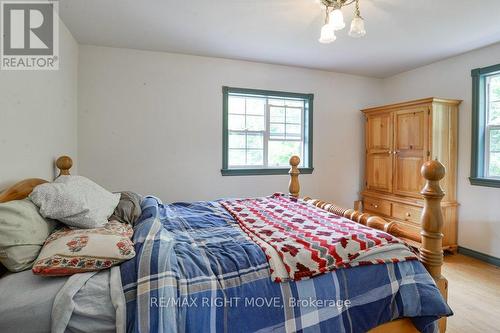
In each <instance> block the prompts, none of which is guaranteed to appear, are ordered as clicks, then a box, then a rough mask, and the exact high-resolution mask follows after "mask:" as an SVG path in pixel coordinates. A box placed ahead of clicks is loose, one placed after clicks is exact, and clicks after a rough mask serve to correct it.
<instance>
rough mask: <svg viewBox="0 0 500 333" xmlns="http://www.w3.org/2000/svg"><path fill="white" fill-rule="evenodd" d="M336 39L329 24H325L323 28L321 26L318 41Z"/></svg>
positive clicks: (323, 41)
mask: <svg viewBox="0 0 500 333" xmlns="http://www.w3.org/2000/svg"><path fill="white" fill-rule="evenodd" d="M335 39H337V37H336V36H335V30H334V29H333V27H332V25H331V24H325V25H324V26H323V28H321V36H320V37H319V42H320V43H323V44H328V43H332V42H334V41H335Z"/></svg>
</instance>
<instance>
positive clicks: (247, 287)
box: [0, 156, 451, 332]
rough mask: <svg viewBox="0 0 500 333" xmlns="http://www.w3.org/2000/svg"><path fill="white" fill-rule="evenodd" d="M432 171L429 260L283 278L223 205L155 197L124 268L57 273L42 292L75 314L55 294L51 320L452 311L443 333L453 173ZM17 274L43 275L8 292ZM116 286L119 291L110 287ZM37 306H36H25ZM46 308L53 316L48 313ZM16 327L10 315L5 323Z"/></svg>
mask: <svg viewBox="0 0 500 333" xmlns="http://www.w3.org/2000/svg"><path fill="white" fill-rule="evenodd" d="M299 163H300V160H299V159H298V157H292V158H291V159H290V164H291V169H290V184H289V198H290V200H292V199H293V198H299V190H300V186H299V181H298V177H299V170H298V168H297V166H298V165H299ZM71 164H72V162H71V159H70V158H69V157H67V156H65V157H61V158H59V159H58V160H57V162H56V165H57V167H58V168H59V170H60V172H61V174H69V169H70V168H71ZM422 174H423V176H424V177H425V179H426V181H427V182H426V186H425V188H424V189H423V191H422V194H423V196H424V198H425V209H424V213H423V215H422V231H421V235H422V247H421V248H420V249H419V256H418V260H411V261H404V262H391V263H383V264H378V265H363V266H359V267H351V268H348V269H337V270H334V271H332V272H328V273H325V274H321V275H318V276H315V277H313V278H310V279H305V280H301V281H285V282H282V283H276V282H273V281H272V280H271V278H270V276H271V273H270V266H269V264H268V260H267V257H266V254H264V252H263V251H262V247H261V246H259V245H258V244H257V243H256V242H255V241H253V240H252V239H251V237H249V234H247V233H245V232H243V231H242V230H241V228H240V227H241V225H239V223H238V222H236V221H235V217H234V216H232V215H231V213H230V211H228V210H224V209H223V208H222V202H221V201H213V202H195V203H174V204H168V205H165V204H163V203H162V202H161V201H160V200H159V199H157V198H154V197H145V199H144V200H143V203H142V208H143V213H142V215H141V217H140V219H139V221H138V223H137V224H136V226H135V227H134V231H135V233H134V239H133V240H134V242H135V247H136V253H137V255H136V258H134V259H132V260H129V261H127V262H125V263H123V264H122V265H121V266H120V268H119V273H120V274H118V273H117V269H114V270H113V269H112V270H111V271H113V273H112V272H109V273H106V272H107V271H103V272H101V273H98V274H89V275H91V276H84V277H79V276H78V275H85V274H87V273H85V274H77V275H76V276H73V277H71V278H69V279H66V280H64V278H63V279H61V281H55V280H51V281H50V280H49V281H50V283H51V284H52V286H44V285H38V286H37V288H36V289H37V290H40V289H47V290H49V289H50V288H52V291H51V293H52V294H51V295H52V297H53V298H54V299H55V300H57V301H60V300H65V299H66V300H67V301H68V302H69V304H73V305H74V306H73V308H74V309H76V310H75V311H72V312H68V311H66V312H64V311H63V312H64V313H60V312H61V311H59V310H61V308H62V307H63V306H64V304H65V303H61V302H56V301H54V302H53V306H52V310H51V316H52V323H50V320H49V321H48V322H49V324H45V326H47V325H50V327H51V329H49V330H52V331H65V330H66V331H79V330H82V329H83V330H84V331H85V328H84V327H85V323H86V322H87V323H89V325H91V324H92V322H94V323H100V324H99V325H97V324H96V325H95V327H92V326H89V327H87V329H91V330H92V331H103V332H104V331H108V330H109V329H110V326H109V321H110V318H114V321H115V327H114V328H113V329H111V330H114V329H116V330H117V331H125V330H126V331H127V332H147V331H154V332H175V331H178V332H184V331H186V332H188V331H189V332H200V331H214V332H215V331H217V332H218V331H227V332H233V331H241V332H257V331H261V332H269V331H276V332H282V331H283V332H284V331H286V332H295V331H304V332H309V331H310V332H316V331H322V332H344V331H353V332H366V331H370V332H418V331H422V332H434V331H436V330H437V324H436V320H437V319H438V318H439V317H443V318H441V319H439V329H440V331H441V332H444V331H445V329H446V319H445V317H446V316H448V315H450V314H451V311H450V309H449V307H448V306H447V305H446V303H445V301H444V299H446V296H447V282H446V279H445V278H444V277H443V276H442V275H441V265H442V260H443V259H442V256H443V253H442V251H441V238H442V235H441V228H442V215H441V209H440V200H441V198H442V196H443V192H442V190H441V189H440V187H439V180H440V179H442V178H443V177H444V168H443V166H442V165H441V164H440V163H439V162H437V161H430V162H427V163H426V164H424V166H423V168H422ZM43 182H44V180H41V179H29V180H25V181H22V182H20V183H18V184H16V185H14V186H13V187H11V188H9V189H7V190H6V191H4V192H3V193H2V194H0V202H5V201H9V200H17V199H21V198H24V197H26V196H27V195H28V194H29V193H30V192H31V190H32V189H33V188H34V186H36V185H38V184H40V183H43ZM297 200H300V203H301V204H303V205H306V206H307V207H310V206H311V207H314V208H315V209H319V210H322V211H324V212H328V213H329V214H335V215H336V216H342V217H343V218H345V219H348V220H349V221H353V222H355V223H356V224H359V225H361V226H368V227H370V228H373V229H377V230H381V231H384V232H387V233H389V234H391V235H394V236H397V237H401V238H403V239H404V238H405V235H404V233H403V232H402V231H400V230H398V229H397V226H395V225H393V224H391V223H387V222H386V221H385V220H384V219H382V218H380V217H377V216H370V215H368V214H362V213H360V212H358V211H355V210H352V209H343V208H341V207H338V206H336V205H334V204H330V203H326V202H324V201H321V200H316V199H311V198H307V197H306V198H304V199H297ZM422 264H423V265H422ZM424 267H425V268H424ZM17 274H24V275H23V279H16V278H14V277H13V275H17ZM19 276H20V275H19ZM20 277H21V276H20ZM7 279H10V280H14V279H16V280H18V282H20V284H18V285H17V286H16V288H17V289H18V290H19V294H23V290H30V288H32V289H33V285H35V284H36V283H38V282H40V281H32V277H30V276H29V271H28V273H27V272H26V271H25V272H22V273H16V274H9V275H8V276H7V277H3V278H2V279H0V295H1V294H2V289H1V288H2V282H3V285H7V284H9V285H12V284H13V282H12V281H7ZM49 279H50V278H49ZM70 279H73V280H79V281H80V285H81V288H80V289H79V288H75V287H73V288H72V290H71V291H70V292H69V293H68V290H67V289H68V287H69V286H71V285H73V286H74V285H75V283H74V281H69V280H70ZM45 280H46V279H45ZM6 281H7V282H8V283H7V282H6ZM23 281H25V282H23ZM82 281H83V282H82ZM44 282H47V281H44ZM23 283H24V284H26V286H25V287H23ZM54 284H55V286H54ZM106 285H107V286H108V288H106V287H102V286H106ZM117 285H118V286H121V288H117V287H116V286H117ZM49 294H50V292H49ZM54 294H55V295H54ZM96 295H97V296H100V297H101V298H100V299H101V300H104V301H102V302H104V303H108V306H107V307H105V308H102V310H100V311H93V307H94V306H95V307H97V308H99V305H98V304H97V303H95V300H94V301H93V298H96ZM19 297H20V298H22V297H21V296H19ZM290 300H293V304H291V303H290ZM319 301H322V303H321V302H319ZM346 301H350V303H351V302H353V303H354V304H349V305H347V303H346ZM93 302H94V303H93ZM102 302H101V303H102ZM332 302H333V303H332ZM49 303H50V302H49ZM306 303H307V304H306ZM319 303H321V304H319ZM125 304H126V306H125ZM28 305H29V304H27V303H26V302H25V303H23V304H21V305H20V308H19V309H26V306H28ZM2 306H4V308H5V309H11V310H12V309H13V306H14V305H12V306H10V303H9V304H6V303H4V302H2ZM101 306H102V304H101ZM23 307H24V308H23ZM100 309H101V308H100ZM28 311H31V310H29V309H28ZM30 314H32V315H33V316H34V315H35V312H31V313H30ZM39 315H40V316H45V317H47V315H48V313H47V312H45V313H41V314H39ZM57 316H59V317H57ZM21 317H22V316H21ZM54 318H66V319H65V320H66V321H67V324H66V325H62V326H61V325H59V326H57V325H55V324H54ZM125 318H126V319H125ZM59 321H60V320H59ZM5 322H6V319H5V318H4V319H2V315H0V328H2V325H3V324H4V323H5ZM14 322H15V321H14ZM45 322H47V318H45ZM9 325H13V324H12V323H11V324H9ZM9 328H12V326H9ZM207 328H209V329H207ZM43 330H46V329H45V328H44V329H42V331H43ZM9 331H12V329H10V330H9Z"/></svg>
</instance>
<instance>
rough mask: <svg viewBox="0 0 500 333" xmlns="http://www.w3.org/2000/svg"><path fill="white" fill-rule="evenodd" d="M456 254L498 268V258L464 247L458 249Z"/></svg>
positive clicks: (499, 261) (499, 265)
mask: <svg viewBox="0 0 500 333" xmlns="http://www.w3.org/2000/svg"><path fill="white" fill-rule="evenodd" d="M458 253H461V254H463V255H466V256H469V257H472V258H475V259H478V260H481V261H484V262H487V263H488V264H492V265H495V266H498V267H500V258H497V257H493V256H490V255H489V254H485V253H481V252H477V251H474V250H471V249H468V248H465V247H461V246H459V247H458Z"/></svg>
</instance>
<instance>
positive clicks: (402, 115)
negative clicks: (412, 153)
mask: <svg viewBox="0 0 500 333" xmlns="http://www.w3.org/2000/svg"><path fill="white" fill-rule="evenodd" d="M395 122H396V133H395V135H396V138H395V140H394V141H395V147H396V150H422V149H424V141H425V140H424V138H425V132H424V127H425V123H424V122H425V112H424V111H423V110H420V111H414V112H412V111H409V112H408V111H402V112H397V113H396V116H395Z"/></svg>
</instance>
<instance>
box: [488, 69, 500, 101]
mask: <svg viewBox="0 0 500 333" xmlns="http://www.w3.org/2000/svg"><path fill="white" fill-rule="evenodd" d="M489 83H490V92H489V94H490V101H500V75H495V76H492V77H490V80H489Z"/></svg>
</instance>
